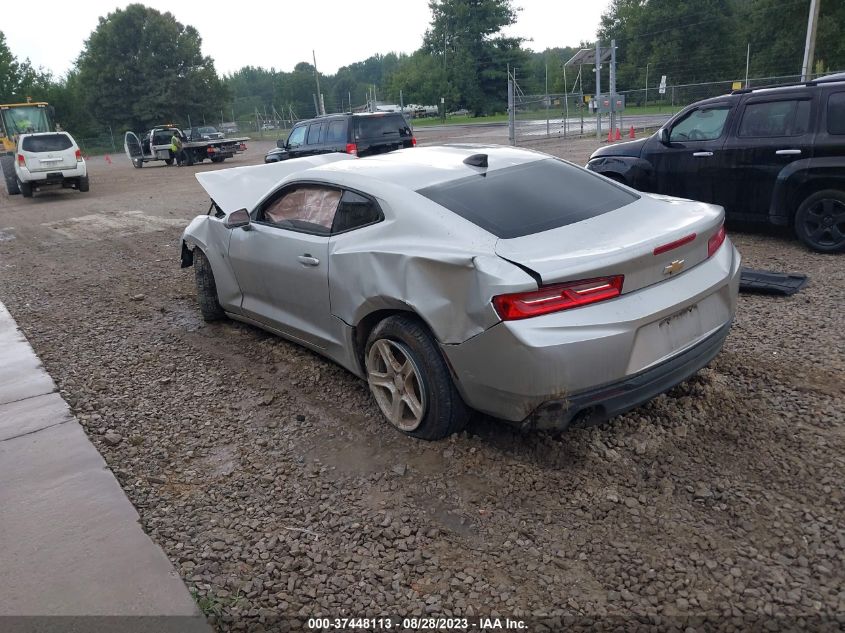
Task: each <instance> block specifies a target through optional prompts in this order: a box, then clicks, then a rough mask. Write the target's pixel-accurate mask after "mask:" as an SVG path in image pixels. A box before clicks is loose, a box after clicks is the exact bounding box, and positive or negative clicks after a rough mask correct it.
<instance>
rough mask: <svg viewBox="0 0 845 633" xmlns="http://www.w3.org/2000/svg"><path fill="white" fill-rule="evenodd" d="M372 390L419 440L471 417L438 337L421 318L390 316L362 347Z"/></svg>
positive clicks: (393, 419)
mask: <svg viewBox="0 0 845 633" xmlns="http://www.w3.org/2000/svg"><path fill="white" fill-rule="evenodd" d="M364 366H365V368H366V373H367V383H368V384H369V387H370V392H371V393H372V394H373V398H374V399H375V401H376V404H377V405H378V407H379V409H380V410H381V412H382V414H383V415H384V417H385V418H387V421H388V422H390V423H391V424H392V425H393V426H395V427H396V428H397V429H399V430H400V431H402V432H403V433H405V434H406V435H410V436H411V437H416V438H418V439H421V440H440V439H443V438H445V437H448V436H449V435H451V434H453V433H457V432H458V431H460V430H461V429H462V428H463V427H464V425H465V424H466V422H467V420H468V418H469V409H468V408H467V406H466V404H464V401H463V400H462V399H461V396H460V394H459V393H458V390H457V389H456V388H455V384H454V383H453V382H452V377H451V375H450V373H449V368H448V367H447V366H446V362H445V360H444V359H443V356H442V354H441V352H440V349H439V348H438V347H437V343H436V342H435V341H434V338H433V337H432V336H431V334H429V332H428V330H427V329H426V328H425V326H424V325H423V324H422V323H420V321H419V320H417V319H415V318H413V317H410V316H405V315H396V316H392V317H388V318H387V319H385V320H384V321H382V322H381V323H379V324H378V325H377V326H376V327H375V328H374V329H373V331H372V332H371V333H370V336H369V339H368V340H367V345H366V348H365V350H364Z"/></svg>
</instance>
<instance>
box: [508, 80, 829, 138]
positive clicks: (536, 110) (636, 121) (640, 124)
mask: <svg viewBox="0 0 845 633" xmlns="http://www.w3.org/2000/svg"><path fill="white" fill-rule="evenodd" d="M832 72H842V71H831V72H827V73H824V75H829V74H832ZM821 76H823V75H812V76H811V77H812V78H813V79H815V78H818V77H821ZM800 81H801V76H800V75H797V74H796V75H773V76H768V77H750V78H749V79H748V81H747V82H746V81H737V80H733V79H730V80H724V81H711V82H704V83H689V84H670V85H667V86H666V88H665V91H663V92H661V91H660V88H659V86H657V85H655V86H649V87H643V88H640V89H633V90H620V91H618V94H619V95H620V97H622V99H623V100H624V109H622V110H621V111H619V112H616V113H614V114H615V121H614V124H613V126H612V128H611V123H610V115H608V114H596V113H595V112H594V104H593V103H592V102H593V95H585V94H582V93H568V94H549V95H542V94H541V95H536V94H535V95H526V94H523V93H522V91H521V90H520V88H519V85H518V83H517V82H516V81H514V80H513V78H511V81H509V88H508V91H509V95H508V96H509V101H508V103H509V107H508V124H509V135H508V136H509V139H510V142H511V144H512V145H522V144H530V143H531V142H532V141H547V140H549V139H553V138H561V139H565V138H570V137H572V138H577V137H582V136H589V135H594V136H598V137H599V138H601V139H604V138H605V137H606V135H607V134H608V132H610V133H611V138H612V139H614V140H616V139H617V134H616V132H617V131H618V132H619V134H618V136H619V137H622V138H627V137H629V136H631V135H632V134H633V135H640V134H641V133H642V132H650V131H651V130H654V129H656V128H658V127H660V126H661V125H663V124H664V123H665V122H666V121H668V120H669V119H670V118H671V117H672V116H673V115H674V114H676V113H677V112H679V111H681V110H682V109H684V108H685V107H687V106H688V105H690V104H693V103H695V102H697V101H701V100H702V99H709V98H711V97H718V96H720V95H724V94H728V93H730V92H731V91H732V90H735V89H737V88H745V87H748V88H760V87H763V86H777V85H784V84H791V83H798V82H800Z"/></svg>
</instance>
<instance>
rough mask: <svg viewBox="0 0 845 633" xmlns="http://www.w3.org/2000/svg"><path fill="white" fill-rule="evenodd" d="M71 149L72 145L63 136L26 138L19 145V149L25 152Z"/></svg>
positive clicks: (67, 138)
mask: <svg viewBox="0 0 845 633" xmlns="http://www.w3.org/2000/svg"><path fill="white" fill-rule="evenodd" d="M71 147H73V143H72V142H71V140H70V138H69V137H68V136H67V135H65V134H44V135H42V136H27V137H26V138H24V140H23V143H22V144H21V148H22V149H23V150H24V151H25V152H60V151H62V150H63V149H70V148H71Z"/></svg>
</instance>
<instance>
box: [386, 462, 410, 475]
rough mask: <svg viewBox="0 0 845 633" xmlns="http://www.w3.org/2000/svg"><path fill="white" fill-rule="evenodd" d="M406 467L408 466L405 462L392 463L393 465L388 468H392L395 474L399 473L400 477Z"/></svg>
mask: <svg viewBox="0 0 845 633" xmlns="http://www.w3.org/2000/svg"><path fill="white" fill-rule="evenodd" d="M407 469H408V467H407V466H406V465H405V464H394V465H393V466H391V468H390V470H392V471H393V472H394V473H396V474H397V475H399V476H400V477H402V476H404V474H405V471H406V470H407Z"/></svg>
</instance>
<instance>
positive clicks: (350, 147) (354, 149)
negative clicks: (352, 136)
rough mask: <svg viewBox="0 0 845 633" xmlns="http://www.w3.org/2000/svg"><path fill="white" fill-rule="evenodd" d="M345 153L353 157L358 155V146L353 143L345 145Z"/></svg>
mask: <svg viewBox="0 0 845 633" xmlns="http://www.w3.org/2000/svg"><path fill="white" fill-rule="evenodd" d="M346 153H347V154H352V155H353V156H357V155H358V146H357V145H356V144H355V143H347V144H346Z"/></svg>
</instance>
